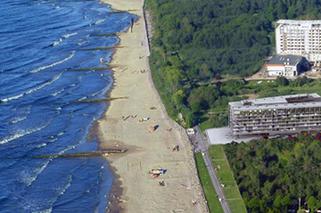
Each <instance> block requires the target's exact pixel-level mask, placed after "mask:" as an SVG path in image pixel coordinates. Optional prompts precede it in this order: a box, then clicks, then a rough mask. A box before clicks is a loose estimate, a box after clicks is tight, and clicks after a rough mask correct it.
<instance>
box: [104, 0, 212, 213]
mask: <svg viewBox="0 0 321 213" xmlns="http://www.w3.org/2000/svg"><path fill="white" fill-rule="evenodd" d="M103 2H105V3H108V4H110V5H112V8H113V9H116V10H124V11H129V12H131V13H134V14H136V15H137V16H139V17H140V18H139V20H138V21H137V22H136V23H135V25H134V27H133V32H130V30H129V32H126V33H121V35H120V39H121V42H120V44H119V46H121V48H117V49H116V52H115V54H114V56H113V60H112V66H113V67H115V68H114V69H113V71H114V88H113V90H112V91H111V94H110V97H128V98H127V99H119V100H114V101H112V102H111V104H110V106H109V108H108V110H107V112H106V114H105V115H104V117H103V118H102V119H101V120H100V121H99V132H100V140H101V146H102V148H107V147H126V148H128V149H129V151H128V152H127V153H126V154H120V155H119V154H114V155H110V156H108V157H107V158H108V160H109V162H110V164H111V166H112V168H113V169H114V171H115V173H116V175H117V176H118V177H119V178H118V182H119V183H120V184H121V186H120V187H121V188H122V194H121V197H119V198H117V199H116V200H119V204H118V205H119V207H117V208H118V210H116V211H119V208H120V209H122V211H123V212H133V213H142V212H148V213H151V212H166V213H168V212H202V213H203V212H207V207H206V205H205V201H204V198H203V196H202V191H201V187H200V184H199V180H198V177H197V172H196V168H195V163H194V160H193V153H192V151H191V150H192V148H191V145H190V144H189V142H188V139H187V136H186V134H185V132H184V129H182V128H181V127H179V126H178V125H177V124H176V123H174V122H173V121H172V120H170V119H169V118H168V116H167V114H166V112H165V111H164V107H163V105H162V103H161V100H160V98H159V95H158V93H157V91H156V90H155V88H154V86H153V82H152V80H151V74H150V70H149V63H148V56H149V48H148V42H147V36H146V29H145V20H144V18H143V9H142V8H143V2H144V0H103ZM151 127H155V129H153V128H151ZM176 145H178V146H179V151H173V150H172V149H173V147H174V146H176ZM157 168H164V169H167V171H166V173H165V174H162V175H160V176H159V177H157V178H153V177H152V176H151V175H150V174H149V171H150V170H151V169H157ZM160 181H161V182H162V181H164V186H161V185H160V184H159V182H160ZM114 210H115V209H114Z"/></svg>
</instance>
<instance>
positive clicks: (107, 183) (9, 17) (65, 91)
mask: <svg viewBox="0 0 321 213" xmlns="http://www.w3.org/2000/svg"><path fill="white" fill-rule="evenodd" d="M0 8H1V9H0V212H1V213H2V212H14V213H16V212H17V213H19V212H35V213H36V212H39V213H40V212H43V213H45V212H73V213H76V212H85V213H86V212H105V209H106V207H107V206H108V197H109V193H110V190H111V186H112V182H113V178H114V177H113V175H112V172H111V170H110V169H109V167H108V163H107V162H106V160H104V159H103V158H101V157H88V158H60V157H57V154H58V155H59V154H67V153H79V152H91V151H95V150H99V141H98V140H97V138H96V137H94V136H91V137H90V136H89V135H91V134H89V133H90V132H91V129H92V127H93V125H94V123H95V121H96V120H97V119H99V118H100V117H101V116H102V114H103V113H104V111H105V110H106V108H107V107H108V105H107V104H108V103H106V102H100V101H95V102H88V101H87V100H93V99H95V100H97V99H98V100H99V99H102V98H104V97H105V96H106V94H107V93H108V91H109V90H110V89H111V85H112V81H113V79H112V73H111V71H110V70H109V68H108V63H109V62H110V60H111V57H112V53H113V50H112V49H111V48H110V47H113V46H115V45H116V44H117V43H118V42H119V39H118V37H117V36H116V34H115V33H117V32H122V31H125V30H127V29H128V27H129V26H130V24H131V22H132V20H133V19H136V17H134V16H133V15H131V14H129V13H127V12H112V10H111V8H110V6H108V5H106V4H102V3H100V2H99V0H1V1H0Z"/></svg>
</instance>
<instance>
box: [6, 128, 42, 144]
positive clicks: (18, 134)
mask: <svg viewBox="0 0 321 213" xmlns="http://www.w3.org/2000/svg"><path fill="white" fill-rule="evenodd" d="M47 126H48V124H46V125H43V126H40V127H37V128H33V129H25V130H18V131H17V132H16V133H15V134H14V135H10V136H7V137H5V138H2V139H0V144H6V143H9V142H11V141H13V140H16V139H18V138H21V137H23V136H26V135H30V134H32V133H35V132H38V131H40V130H42V129H43V128H45V127H47Z"/></svg>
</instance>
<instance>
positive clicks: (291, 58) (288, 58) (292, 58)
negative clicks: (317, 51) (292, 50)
mask: <svg viewBox="0 0 321 213" xmlns="http://www.w3.org/2000/svg"><path fill="white" fill-rule="evenodd" d="M302 59H303V57H302V56H298V55H274V56H272V58H271V59H270V60H268V62H267V63H266V64H267V65H280V64H282V65H290V66H296V65H297V64H298V63H300V61H302Z"/></svg>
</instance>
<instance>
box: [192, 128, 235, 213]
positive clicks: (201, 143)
mask: <svg viewBox="0 0 321 213" xmlns="http://www.w3.org/2000/svg"><path fill="white" fill-rule="evenodd" d="M195 129H196V134H195V136H194V137H195V141H197V143H196V144H197V146H196V147H195V151H200V152H202V156H203V159H204V162H205V165H206V167H207V170H208V173H209V175H210V177H211V181H212V184H213V186H214V188H215V191H216V194H217V196H218V198H219V200H220V203H221V206H222V208H223V211H224V212H225V213H232V212H231V210H230V207H229V206H228V204H227V201H226V199H225V196H224V193H223V189H222V186H221V184H220V182H219V180H218V178H217V176H216V172H215V170H214V167H213V165H212V161H211V158H210V156H209V154H208V146H209V144H208V143H207V140H206V138H204V136H203V135H202V133H201V130H200V129H199V128H198V127H196V128H195Z"/></svg>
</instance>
